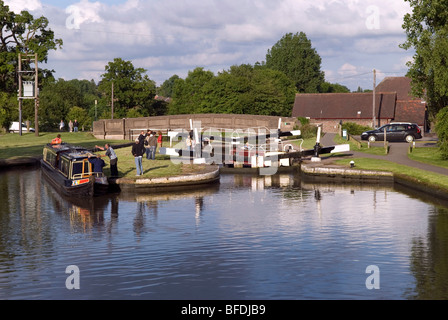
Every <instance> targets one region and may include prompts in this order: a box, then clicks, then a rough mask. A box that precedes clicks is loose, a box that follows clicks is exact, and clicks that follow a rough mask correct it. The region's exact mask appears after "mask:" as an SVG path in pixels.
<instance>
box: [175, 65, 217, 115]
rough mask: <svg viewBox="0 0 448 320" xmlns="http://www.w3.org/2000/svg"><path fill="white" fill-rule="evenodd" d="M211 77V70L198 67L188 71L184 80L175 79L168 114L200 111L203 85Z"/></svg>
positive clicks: (212, 75)
mask: <svg viewBox="0 0 448 320" xmlns="http://www.w3.org/2000/svg"><path fill="white" fill-rule="evenodd" d="M213 77H214V74H213V72H211V71H205V70H204V68H199V67H198V68H196V69H194V70H193V71H190V72H188V76H187V77H186V78H185V80H184V79H177V80H175V82H174V88H173V102H172V103H171V104H170V106H169V114H188V113H200V112H201V109H202V108H201V104H202V103H203V100H204V94H203V87H204V86H205V85H206V84H207V83H208V82H209V81H210V80H211V79H213Z"/></svg>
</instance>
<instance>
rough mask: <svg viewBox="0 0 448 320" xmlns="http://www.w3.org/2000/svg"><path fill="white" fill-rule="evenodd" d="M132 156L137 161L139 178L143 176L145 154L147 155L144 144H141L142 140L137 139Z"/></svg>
mask: <svg viewBox="0 0 448 320" xmlns="http://www.w3.org/2000/svg"><path fill="white" fill-rule="evenodd" d="M131 152H132V155H133V156H134V159H135V166H136V168H137V176H140V175H142V174H143V165H142V157H143V154H145V146H144V144H143V142H142V143H140V139H138V138H137V139H135V144H133V145H132V150H131Z"/></svg>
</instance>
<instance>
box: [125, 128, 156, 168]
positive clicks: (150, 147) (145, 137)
mask: <svg viewBox="0 0 448 320" xmlns="http://www.w3.org/2000/svg"><path fill="white" fill-rule="evenodd" d="M145 146H146V147H145ZM157 147H159V148H161V147H162V132H160V131H159V132H157V133H156V132H155V131H151V130H147V131H146V133H145V131H144V130H143V131H142V132H141V133H140V135H139V136H138V137H137V138H136V139H135V144H134V145H133V146H132V150H131V153H132V155H133V156H134V159H135V167H136V169H137V176H141V175H143V161H142V159H143V156H144V155H145V154H146V159H147V160H155V159H156V151H157Z"/></svg>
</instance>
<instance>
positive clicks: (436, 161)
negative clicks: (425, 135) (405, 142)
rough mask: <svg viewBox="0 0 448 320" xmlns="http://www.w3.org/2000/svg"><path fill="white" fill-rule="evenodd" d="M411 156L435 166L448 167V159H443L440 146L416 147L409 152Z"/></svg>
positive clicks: (413, 158)
mask: <svg viewBox="0 0 448 320" xmlns="http://www.w3.org/2000/svg"><path fill="white" fill-rule="evenodd" d="M409 158H410V159H412V160H415V161H419V162H423V163H428V164H431V165H433V166H439V167H443V168H448V160H444V159H442V155H441V154H440V151H439V148H436V147H419V148H414V149H413V151H412V152H411V153H410V154H409Z"/></svg>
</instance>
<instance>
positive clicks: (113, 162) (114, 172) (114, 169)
mask: <svg viewBox="0 0 448 320" xmlns="http://www.w3.org/2000/svg"><path fill="white" fill-rule="evenodd" d="M95 148H97V149H99V150H106V156H108V157H109V160H110V176H111V177H118V157H117V154H116V153H115V151H114V149H112V147H111V145H110V144H109V143H106V144H105V145H104V148H103V147H99V146H95Z"/></svg>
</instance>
